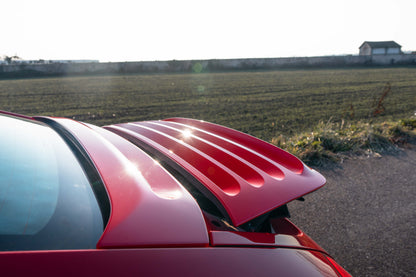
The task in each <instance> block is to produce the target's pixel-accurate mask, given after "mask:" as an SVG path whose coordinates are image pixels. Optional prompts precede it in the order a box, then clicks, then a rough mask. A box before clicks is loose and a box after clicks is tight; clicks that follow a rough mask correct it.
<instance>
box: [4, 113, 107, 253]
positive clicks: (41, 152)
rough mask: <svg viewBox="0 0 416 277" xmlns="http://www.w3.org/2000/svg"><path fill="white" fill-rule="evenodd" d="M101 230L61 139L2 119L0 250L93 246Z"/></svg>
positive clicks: (41, 128)
mask: <svg viewBox="0 0 416 277" xmlns="http://www.w3.org/2000/svg"><path fill="white" fill-rule="evenodd" d="M103 228H104V227H103V220H102V216H101V212H100V209H99V206H98V203H97V201H96V199H95V196H94V193H93V191H92V188H91V186H90V184H89V182H88V179H87V177H86V175H85V173H84V171H83V169H82V168H81V166H80V164H79V163H78V160H77V159H76V157H75V156H74V154H73V153H72V151H71V150H70V148H69V147H68V146H67V144H66V143H65V142H64V141H63V140H62V138H61V137H60V136H59V135H58V134H57V133H56V132H55V131H53V130H52V129H51V128H49V127H47V126H46V125H43V124H38V123H34V122H31V121H26V120H21V119H16V118H14V117H9V116H0V251H7V250H44V249H84V248H95V245H96V243H97V241H98V239H99V237H100V236H101V234H102V232H103Z"/></svg>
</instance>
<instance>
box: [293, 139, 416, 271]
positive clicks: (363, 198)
mask: <svg viewBox="0 0 416 277" xmlns="http://www.w3.org/2000/svg"><path fill="white" fill-rule="evenodd" d="M319 171H320V172H321V173H322V174H323V175H324V176H325V177H326V178H327V185H326V186H325V187H323V188H322V189H320V190H318V191H316V192H313V193H312V194H310V195H308V196H306V197H305V199H306V201H305V202H299V201H295V202H292V203H290V204H289V210H290V212H291V215H292V218H291V220H292V221H293V222H294V223H295V224H296V225H298V226H299V227H300V228H301V229H302V230H303V231H304V232H305V233H306V234H308V235H309V236H311V237H312V238H313V239H314V240H315V241H316V242H317V243H318V244H319V245H321V246H322V247H323V248H324V249H325V250H327V251H328V252H329V253H330V254H331V255H332V256H333V257H334V258H335V259H336V260H337V262H339V263H340V264H341V265H342V266H343V267H344V268H345V269H347V271H348V272H350V273H351V274H352V275H353V276H416V147H415V146H412V148H411V149H406V150H403V151H401V152H400V153H399V154H389V155H387V154H383V155H382V156H381V157H360V158H354V159H348V160H346V161H344V162H343V163H342V164H340V165H339V166H338V167H336V168H333V169H324V170H322V169H320V170H319Z"/></svg>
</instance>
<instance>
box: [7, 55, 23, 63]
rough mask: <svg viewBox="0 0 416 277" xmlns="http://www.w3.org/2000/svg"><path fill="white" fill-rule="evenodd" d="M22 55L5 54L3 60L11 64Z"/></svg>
mask: <svg viewBox="0 0 416 277" xmlns="http://www.w3.org/2000/svg"><path fill="white" fill-rule="evenodd" d="M19 59H20V57H18V56H16V55H15V56H4V58H3V60H4V61H5V62H6V63H7V64H11V63H12V61H13V60H19Z"/></svg>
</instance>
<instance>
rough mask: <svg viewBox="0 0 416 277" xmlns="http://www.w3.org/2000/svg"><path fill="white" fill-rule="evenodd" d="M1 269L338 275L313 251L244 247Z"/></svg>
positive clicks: (5, 256) (22, 257)
mask: <svg viewBox="0 0 416 277" xmlns="http://www.w3.org/2000/svg"><path fill="white" fill-rule="evenodd" d="M0 268H1V275H2V276H33V277H35V276H42V277H44V276H60V277H66V276H103V277H105V276H119V277H124V276H163V277H165V276H181V277H182V276H183V277H185V276H192V277H193V276H200V277H205V276H256V277H261V276H285V277H301V276H305V277H306V276H307V277H318V276H319V277H322V276H326V277H336V276H338V274H337V273H336V272H335V270H334V268H333V267H332V265H331V264H330V263H329V261H328V260H327V259H326V257H325V255H324V254H322V253H320V252H317V251H304V250H298V249H285V248H275V249H273V248H248V247H237V248H236V247H234V248H231V247H215V248H214V247H208V248H165V249H163V248H155V249H102V250H100V249H98V250H95V249H93V250H70V251H27V252H0Z"/></svg>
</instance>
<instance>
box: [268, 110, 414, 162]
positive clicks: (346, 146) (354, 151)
mask: <svg viewBox="0 0 416 277" xmlns="http://www.w3.org/2000/svg"><path fill="white" fill-rule="evenodd" d="M271 142H272V144H274V145H277V146H279V147H281V148H283V149H285V150H287V151H289V152H291V153H292V154H294V155H296V156H297V157H299V158H300V159H301V160H303V161H304V162H305V163H307V164H308V165H311V166H322V165H326V164H328V163H332V162H339V161H341V160H343V159H345V158H347V157H350V156H356V155H373V156H380V154H382V153H386V152H389V153H391V152H392V151H393V152H394V151H397V150H398V149H399V148H398V146H402V145H406V144H409V143H412V144H414V143H415V142H416V117H412V118H408V119H403V120H400V121H397V122H382V123H372V122H362V121H358V122H347V123H346V122H345V121H342V122H341V123H334V122H331V121H328V122H326V123H324V122H322V121H321V122H320V123H319V124H318V125H317V126H316V127H315V128H314V129H313V131H312V132H305V133H300V134H297V135H294V136H290V137H285V136H283V135H280V136H278V137H274V138H273V139H272V140H271Z"/></svg>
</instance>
